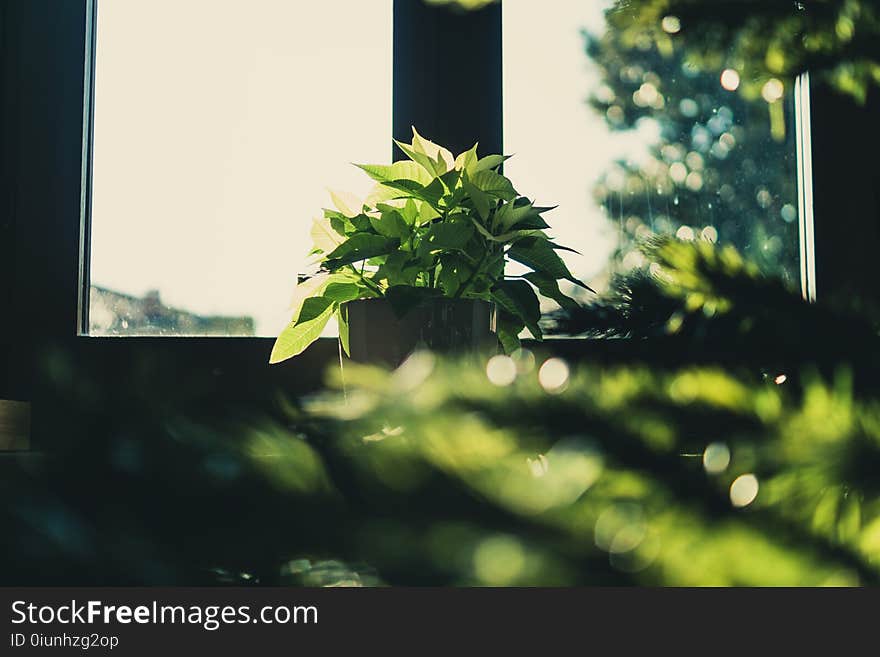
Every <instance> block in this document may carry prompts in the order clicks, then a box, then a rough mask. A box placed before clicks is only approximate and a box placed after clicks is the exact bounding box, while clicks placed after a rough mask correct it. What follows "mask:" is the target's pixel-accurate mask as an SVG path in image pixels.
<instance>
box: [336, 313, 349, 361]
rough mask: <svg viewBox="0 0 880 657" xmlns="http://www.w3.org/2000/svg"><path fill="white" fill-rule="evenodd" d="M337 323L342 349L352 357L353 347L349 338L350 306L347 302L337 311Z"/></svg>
mask: <svg viewBox="0 0 880 657" xmlns="http://www.w3.org/2000/svg"><path fill="white" fill-rule="evenodd" d="M336 323H337V325H338V326H339V344H340V345H342V350H343V351H344V352H345V355H346V356H349V357H350V356H351V348H350V340H349V334H350V331H349V326H348V306H346V305H345V304H342V305H341V306H340V307H339V312H338V313H336Z"/></svg>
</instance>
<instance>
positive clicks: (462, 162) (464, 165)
mask: <svg viewBox="0 0 880 657" xmlns="http://www.w3.org/2000/svg"><path fill="white" fill-rule="evenodd" d="M478 145H479V144H474V145H473V146H472V147H471V148H470V149H469V150H466V151H465V152H464V153H462V154H461V155H459V156H458V157H457V158H455V168H456V169H458V170H459V171H466V172H467V173H474V167H476V166H477V162H478V158H477V146H478Z"/></svg>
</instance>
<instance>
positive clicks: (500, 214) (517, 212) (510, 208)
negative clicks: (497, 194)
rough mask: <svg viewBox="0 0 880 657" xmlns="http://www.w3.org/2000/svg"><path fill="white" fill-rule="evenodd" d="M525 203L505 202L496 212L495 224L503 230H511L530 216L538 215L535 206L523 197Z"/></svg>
mask: <svg viewBox="0 0 880 657" xmlns="http://www.w3.org/2000/svg"><path fill="white" fill-rule="evenodd" d="M523 201H525V203H524V204H523V203H519V204H517V203H515V202H514V203H504V204H503V205H502V206H501V207H500V208H498V211H497V212H496V213H495V225H496V226H498V227H499V228H500V229H502V230H510V229H511V228H514V227H517V226H519V224H520V223H522V222H524V221H526V220H527V219H528V218H529V217H532V216H538V213H537V212H535V209H534V207H533V206H532V204H531V203H530V202H529V201H528V199H523Z"/></svg>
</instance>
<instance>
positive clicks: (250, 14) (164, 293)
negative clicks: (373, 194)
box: [90, 0, 391, 336]
mask: <svg viewBox="0 0 880 657" xmlns="http://www.w3.org/2000/svg"><path fill="white" fill-rule="evenodd" d="M96 58H97V59H96V72H95V85H96V86H95V138H94V156H93V157H94V177H93V201H92V205H93V209H92V242H91V258H92V259H91V283H92V289H91V292H92V294H91V302H90V315H91V317H90V332H91V334H93V335H95V334H97V335H156V334H158V335H264V336H268V335H276V334H277V331H278V330H280V328H281V327H282V326H283V325H284V323H285V322H286V320H287V319H288V317H287V314H288V313H287V305H288V303H289V301H290V294H291V291H292V289H293V285H294V283H295V281H296V274H297V272H298V271H301V270H303V269H305V261H306V257H305V254H306V252H307V250H308V248H309V244H310V243H311V242H310V239H309V229H310V224H311V219H312V217H314V216H316V215H317V214H318V213H319V212H320V208H321V207H323V206H324V205H326V204H327V198H328V195H327V189H326V185H327V184H328V183H330V184H333V185H338V187H339V188H340V189H344V190H346V191H352V192H355V193H361V192H362V193H363V194H366V192H367V191H368V190H369V186H370V181H369V180H366V181H365V180H364V178H365V176H363V175H359V173H360V172H359V171H358V170H357V169H355V168H354V167H352V166H350V165H349V164H348V162H353V161H354V162H373V161H378V162H382V161H386V160H388V158H389V156H390V144H391V2H390V0H359V1H358V2H350V1H349V0H322V2H309V3H300V2H291V1H290V0H102V1H101V2H100V8H99V16H98V25H97V52H96Z"/></svg>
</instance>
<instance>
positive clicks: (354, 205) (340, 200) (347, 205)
mask: <svg viewBox="0 0 880 657" xmlns="http://www.w3.org/2000/svg"><path fill="white" fill-rule="evenodd" d="M329 191H330V200H331V201H333V205H335V206H336V209H337V210H339V211H340V212H341V213H342V214H344V215H345V216H346V217H348V218H351V217H356V216H357V215H359V214H360V213H361V212H362V211H363V209H362V208H363V203H362V202H361V200H360V199H359V198H358V197H357V196H355V195H354V194H349V193H348V192H334V191H333V190H332V189H331V190H329Z"/></svg>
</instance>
